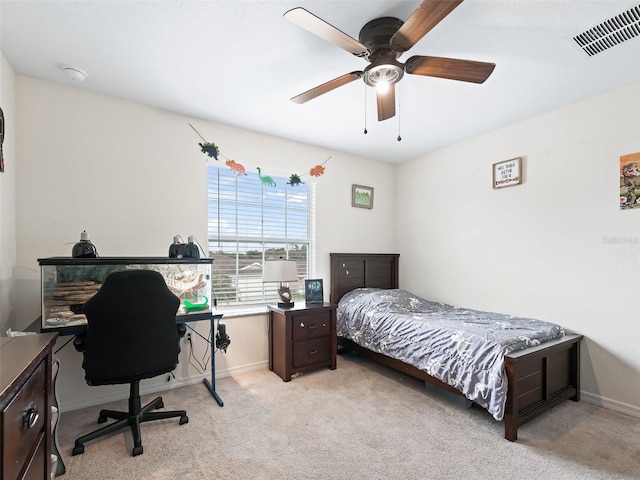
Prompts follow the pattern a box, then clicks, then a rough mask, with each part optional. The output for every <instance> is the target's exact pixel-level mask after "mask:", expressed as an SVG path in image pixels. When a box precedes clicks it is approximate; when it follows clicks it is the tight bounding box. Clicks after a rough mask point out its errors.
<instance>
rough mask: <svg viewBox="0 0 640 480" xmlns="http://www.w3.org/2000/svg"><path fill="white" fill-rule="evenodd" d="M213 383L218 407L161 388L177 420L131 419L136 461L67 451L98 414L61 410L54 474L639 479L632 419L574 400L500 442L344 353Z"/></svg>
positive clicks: (196, 395) (108, 453) (107, 452)
mask: <svg viewBox="0 0 640 480" xmlns="http://www.w3.org/2000/svg"><path fill="white" fill-rule="evenodd" d="M217 387H218V388H217V390H218V393H219V394H220V396H221V397H222V399H223V400H224V403H225V404H224V407H222V408H221V407H219V406H218V405H217V404H216V403H215V401H214V400H213V398H212V397H211V395H210V393H209V392H208V390H206V387H205V386H204V385H202V384H198V385H193V386H189V387H183V388H178V389H174V390H171V391H168V392H165V393H164V394H163V398H164V402H165V408H167V409H175V408H185V409H186V410H187V412H188V414H189V423H188V424H186V425H182V426H180V425H179V424H178V420H177V419H175V420H167V421H162V422H152V423H145V424H143V426H142V428H143V429H142V443H143V446H144V454H143V455H140V456H138V457H132V456H131V448H132V439H131V434H130V433H129V432H126V433H124V431H123V432H120V433H116V434H113V435H112V436H111V437H109V438H106V439H102V440H97V441H93V442H89V443H87V444H86V446H85V452H84V454H82V455H78V456H75V457H73V456H71V449H72V448H73V441H74V439H75V437H77V436H79V435H81V434H83V433H86V432H88V431H90V430H92V429H94V428H95V427H96V423H95V422H96V419H97V415H98V410H99V408H98V407H95V408H86V409H83V410H76V411H73V412H68V413H64V414H63V415H62V418H61V422H60V426H59V430H58V438H59V443H60V446H61V449H62V452H63V454H64V455H65V462H66V466H67V473H66V475H65V476H64V477H60V478H62V479H64V480H98V479H126V478H142V479H163V480H165V479H166V480H169V479H197V480H204V479H247V480H248V479H251V480H252V479H323V480H324V479H341V480H351V479H505V478H519V479H541V480H542V479H544V480H547V479H562V480H569V479H576V480H585V479H640V420H639V419H636V418H632V417H629V416H626V415H622V414H618V413H615V412H612V411H609V410H606V409H602V408H598V407H595V406H593V405H589V404H586V403H584V402H580V403H574V402H565V403H563V404H562V405H560V406H558V407H556V408H555V409H553V410H551V411H549V412H546V414H544V415H543V416H542V417H539V418H538V419H536V420H534V421H533V422H531V423H529V424H527V425H525V426H523V427H521V429H520V430H519V439H518V442H516V443H511V442H508V441H507V440H505V439H504V438H503V424H502V423H501V422H496V421H495V420H493V419H492V418H491V417H490V416H489V414H488V413H486V411H484V410H482V409H481V408H477V407H473V408H469V409H465V408H464V407H463V406H462V405H461V402H459V401H458V399H457V398H455V397H454V398H452V397H450V396H449V394H445V393H444V392H441V391H439V390H435V389H434V388H433V387H425V386H424V385H422V384H421V383H420V382H418V381H415V380H413V379H409V378H406V377H403V376H401V375H400V374H396V373H394V372H391V371H390V370H387V369H385V368H384V367H380V366H377V365H374V364H372V363H370V362H368V361H365V360H362V359H355V358H352V357H339V358H338V368H337V370H334V371H331V370H328V369H321V370H317V371H314V372H309V373H306V374H304V375H300V376H298V377H297V378H294V379H293V380H292V381H291V382H289V383H284V382H283V381H282V380H281V379H280V378H279V377H278V376H276V375H275V374H274V373H272V372H269V371H267V370H265V371H259V372H252V373H246V374H242V375H239V376H237V377H230V378H224V379H221V380H218V382H217ZM150 399H151V397H149V398H143V401H144V400H150ZM103 407H105V406H103ZM107 408H118V409H119V408H126V401H123V402H117V403H111V404H109V406H108V407H107Z"/></svg>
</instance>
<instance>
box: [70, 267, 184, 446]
mask: <svg viewBox="0 0 640 480" xmlns="http://www.w3.org/2000/svg"><path fill="white" fill-rule="evenodd" d="M179 305H180V300H179V299H178V297H176V296H175V295H174V294H173V293H172V292H171V291H170V290H169V288H168V287H167V285H166V283H165V281H164V278H163V277H162V275H161V274H160V273H158V272H154V271H151V270H128V271H124V272H115V273H112V274H110V275H109V276H108V277H107V278H106V279H105V281H104V283H103V284H102V287H101V288H100V290H99V291H98V292H97V293H96V294H95V295H94V296H93V297H92V298H91V299H89V300H88V301H87V303H86V304H85V305H84V311H85V314H86V316H87V322H88V325H87V332H86V334H85V335H82V336H78V337H76V339H75V340H74V345H75V347H76V349H77V350H78V351H80V352H82V353H83V355H84V361H83V363H82V367H83V368H84V370H85V379H86V381H87V384H89V385H114V384H121V383H130V384H131V388H130V393H129V411H128V412H119V411H114V410H101V411H100V414H99V416H98V423H104V422H106V421H107V418H113V419H115V420H117V421H116V422H114V423H112V424H110V425H107V426H105V427H102V428H100V429H98V430H96V431H94V432H91V433H89V434H87V435H83V436H81V437H80V438H78V439H77V440H76V443H75V446H74V448H73V455H78V454H81V453H83V452H84V443H85V442H88V441H89V440H93V439H96V438H98V437H102V436H104V435H108V434H110V433H112V432H115V431H117V430H120V429H121V428H125V427H127V426H129V427H130V428H131V433H132V434H133V456H134V457H135V456H136V455H140V454H142V452H143V448H142V440H141V438H140V424H141V423H142V422H148V421H150V420H160V419H163V418H172V417H180V425H182V424H185V423H187V422H189V417H187V412H186V411H184V410H175V411H164V412H152V411H151V410H154V409H157V408H163V407H164V404H163V402H162V397H157V398H156V399H154V400H153V401H152V402H150V403H149V404H147V405H146V406H144V407H141V406H140V380H142V379H144V378H151V377H155V376H157V375H161V374H163V373H167V372H171V371H172V370H174V369H175V368H176V365H177V363H178V353H179V352H180V343H179V342H180V337H181V336H183V335H184V332H185V331H186V328H185V326H184V324H182V325H178V324H176V312H177V310H178V307H179Z"/></svg>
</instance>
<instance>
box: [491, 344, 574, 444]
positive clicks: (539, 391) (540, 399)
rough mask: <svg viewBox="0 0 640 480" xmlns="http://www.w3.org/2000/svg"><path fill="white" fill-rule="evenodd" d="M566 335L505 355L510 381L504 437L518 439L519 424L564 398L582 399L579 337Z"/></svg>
mask: <svg viewBox="0 0 640 480" xmlns="http://www.w3.org/2000/svg"><path fill="white" fill-rule="evenodd" d="M581 340H582V335H567V336H565V337H562V338H561V339H558V340H554V341H551V342H547V343H543V344H542V345H538V346H537V347H532V348H528V349H526V350H521V351H519V352H513V353H510V354H508V355H505V357H504V359H505V369H506V372H507V378H508V381H509V390H508V393H507V405H506V411H505V416H504V422H505V424H504V438H506V439H507V440H510V441H512V442H515V441H516V440H517V439H518V427H519V426H521V425H523V424H525V423H527V422H528V421H529V420H531V419H533V418H535V417H537V416H538V415H540V414H541V413H542V412H544V411H545V410H548V409H549V408H551V407H553V406H554V405H557V404H558V403H559V402H561V401H562V400H566V399H570V400H573V401H575V402H577V401H578V400H580V341H581Z"/></svg>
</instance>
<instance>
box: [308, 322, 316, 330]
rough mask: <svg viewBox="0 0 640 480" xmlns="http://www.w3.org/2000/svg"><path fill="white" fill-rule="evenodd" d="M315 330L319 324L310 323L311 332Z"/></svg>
mask: <svg viewBox="0 0 640 480" xmlns="http://www.w3.org/2000/svg"><path fill="white" fill-rule="evenodd" d="M314 328H318V324H317V323H310V324H309V330H313V329H314Z"/></svg>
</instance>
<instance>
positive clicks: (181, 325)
mask: <svg viewBox="0 0 640 480" xmlns="http://www.w3.org/2000/svg"><path fill="white" fill-rule="evenodd" d="M176 325H177V327H178V338H183V337H184V336H185V334H186V333H187V326H186V325H185V324H184V323H178V324H176Z"/></svg>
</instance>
